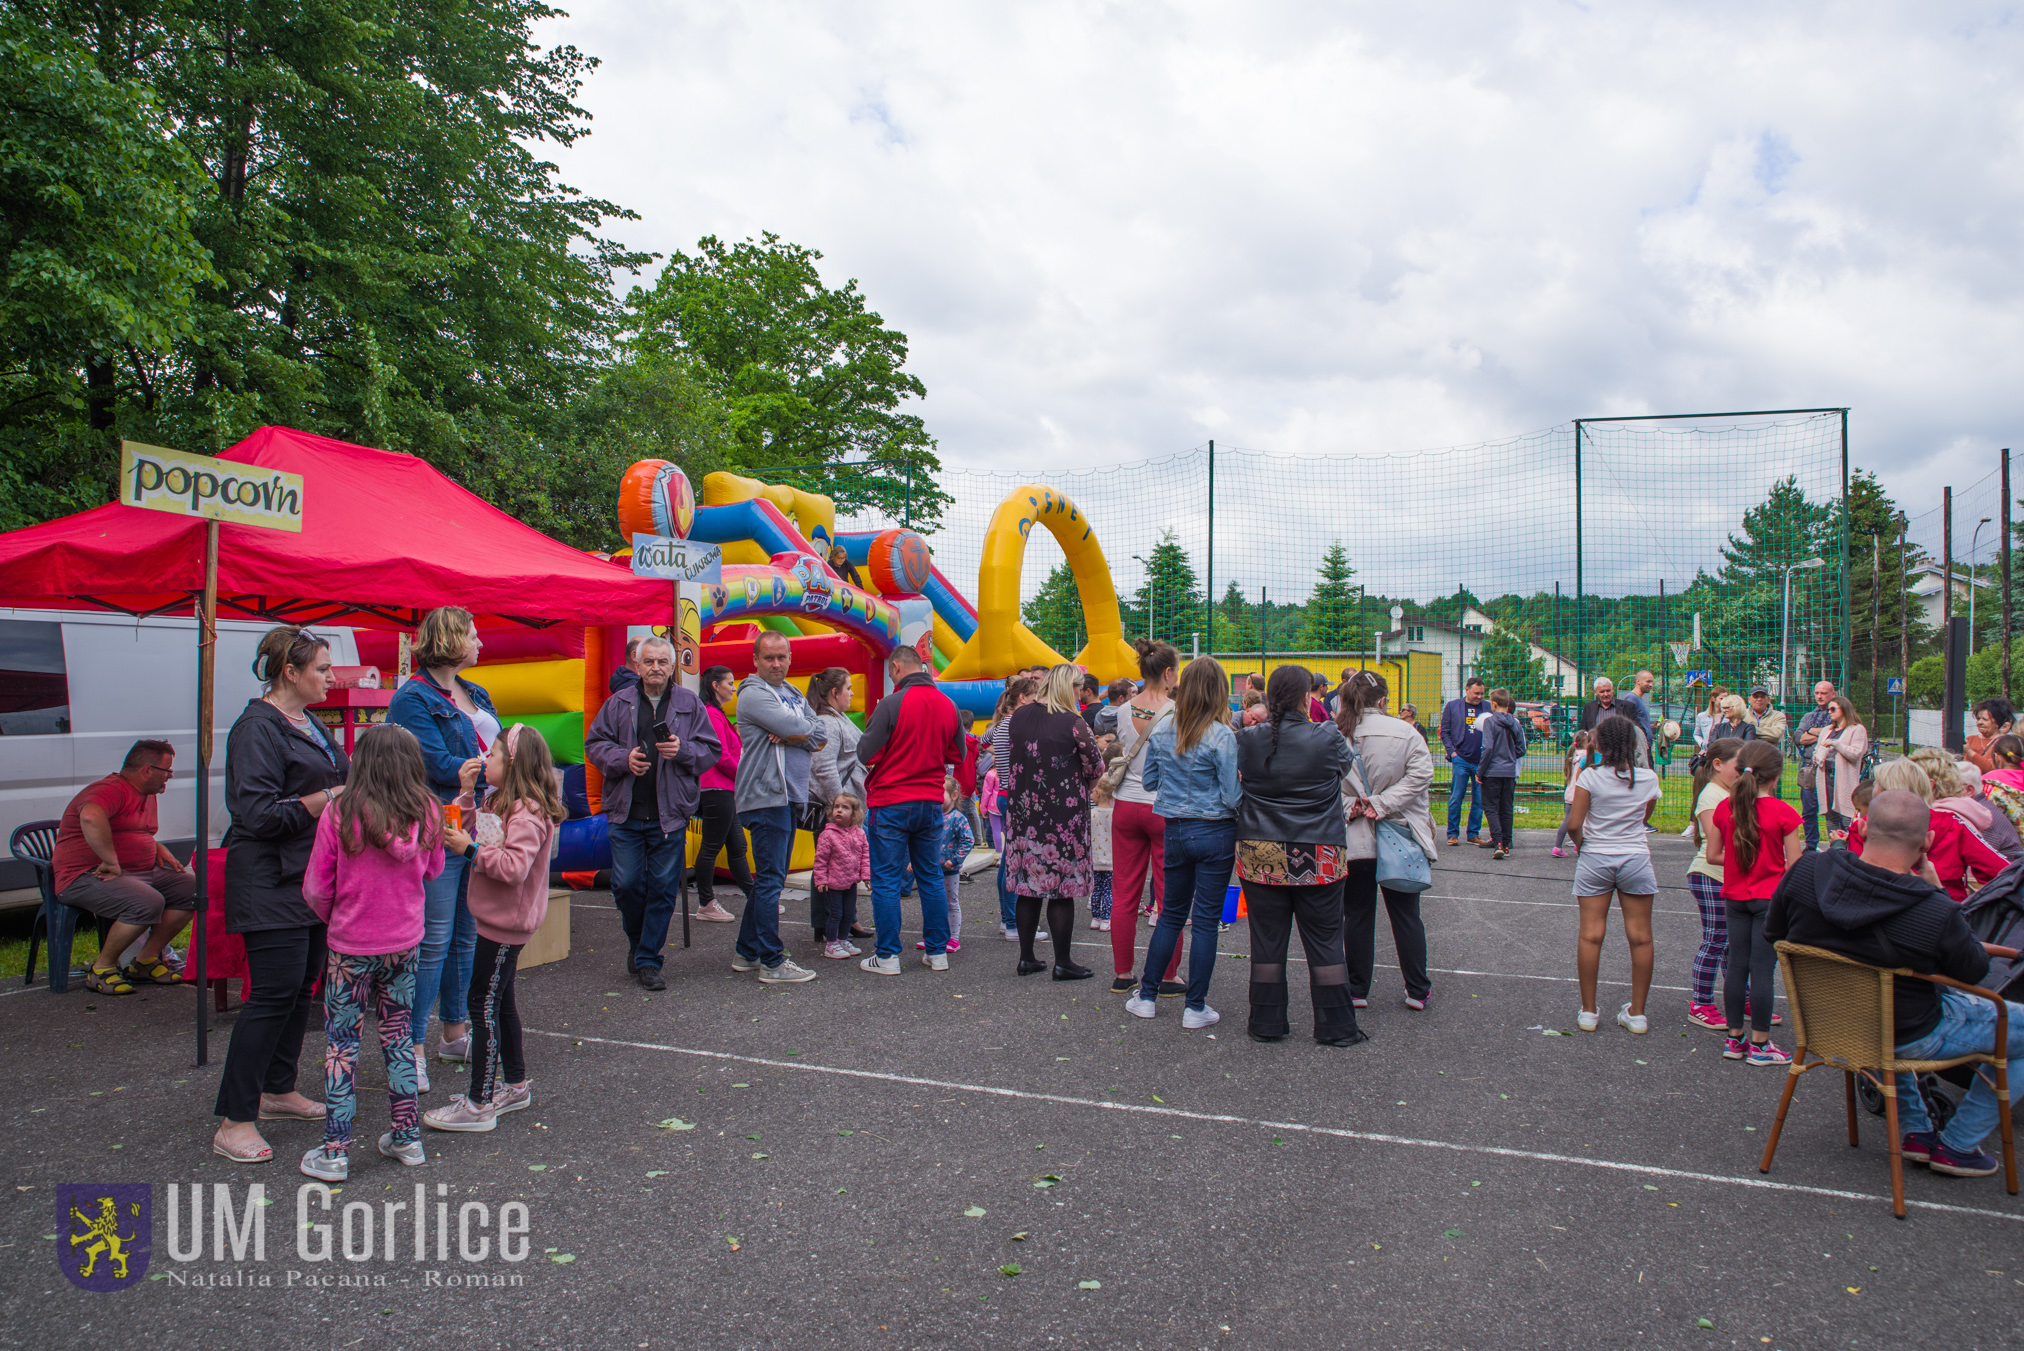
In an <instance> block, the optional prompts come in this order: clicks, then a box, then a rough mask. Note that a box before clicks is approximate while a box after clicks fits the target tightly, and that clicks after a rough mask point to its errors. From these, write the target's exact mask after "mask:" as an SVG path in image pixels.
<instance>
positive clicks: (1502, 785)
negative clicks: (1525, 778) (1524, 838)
mask: <svg viewBox="0 0 2024 1351" xmlns="http://www.w3.org/2000/svg"><path fill="white" fill-rule="evenodd" d="M1481 783H1482V785H1483V815H1484V816H1485V817H1486V818H1488V820H1487V822H1486V824H1488V825H1489V827H1490V840H1491V842H1492V843H1493V844H1497V845H1500V846H1502V847H1503V848H1505V849H1509V848H1510V847H1511V816H1512V812H1513V810H1514V808H1515V806H1516V804H1517V800H1518V780H1516V779H1483V780H1481Z"/></svg>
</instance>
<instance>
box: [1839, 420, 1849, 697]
mask: <svg viewBox="0 0 2024 1351" xmlns="http://www.w3.org/2000/svg"><path fill="white" fill-rule="evenodd" d="M1848 542H1849V526H1848V410H1847V409H1846V408H1844V409H1842V410H1841V554H1840V563H1841V680H1840V682H1839V684H1840V687H1841V688H1842V689H1847V688H1848V682H1849V672H1848V640H1849V623H1848V607H1849V595H1848V589H1849V583H1848Z"/></svg>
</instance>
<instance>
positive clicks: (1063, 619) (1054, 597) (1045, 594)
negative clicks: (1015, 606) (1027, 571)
mask: <svg viewBox="0 0 2024 1351" xmlns="http://www.w3.org/2000/svg"><path fill="white" fill-rule="evenodd" d="M1019 617H1020V618H1021V619H1023V620H1025V621H1026V627H1027V628H1029V629H1032V630H1033V632H1034V634H1035V635H1036V636H1038V637H1039V639H1040V641H1041V642H1043V643H1046V644H1047V645H1048V646H1049V647H1051V648H1053V649H1054V650H1055V651H1056V652H1059V653H1061V655H1063V656H1064V657H1073V656H1074V655H1075V654H1076V653H1077V652H1079V651H1081V650H1082V645H1083V644H1084V643H1085V642H1087V641H1088V640H1089V622H1088V620H1087V619H1085V618H1084V617H1083V613H1082V594H1081V593H1080V592H1079V591H1077V590H1076V586H1075V574H1074V573H1073V572H1071V571H1069V568H1068V561H1067V560H1066V559H1063V560H1062V561H1061V562H1059V563H1056V564H1055V565H1054V570H1053V571H1052V572H1050V573H1048V574H1047V580H1046V581H1044V582H1042V583H1041V584H1040V590H1038V591H1036V592H1035V593H1034V594H1033V599H1032V600H1029V601H1027V602H1026V603H1025V604H1024V605H1022V606H1021V607H1020V608H1019Z"/></svg>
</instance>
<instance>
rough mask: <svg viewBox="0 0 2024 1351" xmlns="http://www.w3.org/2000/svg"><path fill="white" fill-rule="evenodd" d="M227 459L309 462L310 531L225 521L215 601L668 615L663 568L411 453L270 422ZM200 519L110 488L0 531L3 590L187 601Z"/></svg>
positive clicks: (243, 606) (400, 613)
mask: <svg viewBox="0 0 2024 1351" xmlns="http://www.w3.org/2000/svg"><path fill="white" fill-rule="evenodd" d="M219 458H220V459H226V460H235V461H238V462H241V463H245V464H257V465H260V466H263V467H265V468H270V469H279V470H282V471H284V472H287V473H291V474H300V475H302V477H303V480H304V483H303V489H304V491H303V511H302V532H301V533H300V534H294V533H291V532H288V531H281V530H259V529H246V528H233V527H228V528H226V529H223V530H221V531H220V532H219V539H218V612H219V614H220V615H223V616H225V617H227V618H233V617H237V618H247V619H271V620H274V621H275V622H276V623H291V624H350V625H358V626H362V627H370V628H389V627H406V626H410V625H412V624H414V623H416V622H417V621H418V620H419V619H420V617H421V616H422V615H423V614H424V613H426V612H427V611H429V610H432V609H434V608H436V607H437V606H439V605H461V606H463V607H464V608H465V609H467V610H469V611H471V612H472V613H473V614H476V615H482V616H485V617H487V618H488V619H491V620H497V621H505V622H509V623H519V624H529V625H537V626H538V625H543V624H557V623H567V624H643V623H650V622H651V623H667V622H669V617H670V594H671V593H670V591H669V587H668V584H667V583H666V582H657V581H653V580H651V579H647V578H635V577H634V576H633V575H632V573H631V572H630V571H628V570H626V569H625V568H623V567H620V566H616V565H614V564H611V563H607V562H604V561H603V560H601V559H597V558H593V557H591V556H590V555H589V554H585V553H582V552H579V551H578V550H576V549H572V548H570V547H569V546H568V545H566V544H563V543H561V542H560V541H558V540H553V539H550V538H549V537H548V536H546V535H544V534H542V533H541V532H540V531H538V530H535V529H533V528H531V527H529V526H525V525H522V524H521V523H520V522H519V521H516V520H514V519H513V518H512V517H511V516H508V515H507V514H506V513H505V512H503V511H501V510H499V509H498V508H497V507H495V506H493V505H491V504H490V503H488V502H486V501H484V500H483V499H481V498H479V497H477V496H476V495H475V494H473V493H470V492H468V491H466V490H465V489H463V488H460V487H458V486H457V485H456V484H455V483H452V482H451V481H450V480H449V479H448V478H446V477H444V476H443V474H442V473H441V472H440V471H438V470H437V469H435V468H434V467H433V466H431V465H429V464H427V463H426V462H424V461H422V460H418V459H416V458H415V457H413V456H412V455H397V454H394V453H392V452H389V451H384V450H372V449H370V448H368V447H366V446H356V445H353V444H351V443H350V442H348V441H334V440H331V439H330V438H329V437H325V436H311V435H309V434H308V433H306V432H298V431H291V430H290V429H288V428H286V427H262V428H261V429H260V430H259V431H256V432H254V433H253V434H252V435H251V436H249V437H247V438H246V439H245V440H244V441H241V442H240V443H239V444H238V445H236V446H234V447H232V448H231V449H230V450H228V451H226V452H225V453H224V454H223V455H222V456H220V457H219ZM205 526H206V523H205V522H204V521H202V520H198V519H196V518H195V517H189V516H173V515H169V514H168V513H166V512H159V511H144V510H142V509H141V508H139V507H130V506H123V505H121V504H119V503H117V502H115V503H109V504H107V505H105V506H102V507H96V508H94V509H92V510H91V511H82V512H79V513H77V514H76V515H75V516H65V517H62V518H60V519H58V520H54V521H49V522H46V523H45V524H42V525H36V526H30V527H28V528H27V529H25V530H15V531H10V532H8V533H6V534H0V606H24V607H29V608H34V607H37V606H48V605H50V604H51V603H52V602H53V601H58V600H61V601H67V602H72V603H79V604H84V605H90V606H95V607H100V608H104V609H110V610H121V611H124V612H126V613H129V614H143V615H148V614H188V613H189V612H190V605H191V598H192V597H193V596H194V595H196V594H197V593H198V592H200V591H202V590H203V587H204V535H205Z"/></svg>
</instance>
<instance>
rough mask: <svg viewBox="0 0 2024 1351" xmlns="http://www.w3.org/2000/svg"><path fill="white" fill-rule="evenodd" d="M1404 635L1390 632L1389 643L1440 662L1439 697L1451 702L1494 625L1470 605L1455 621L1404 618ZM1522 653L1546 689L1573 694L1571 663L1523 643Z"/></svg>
mask: <svg viewBox="0 0 2024 1351" xmlns="http://www.w3.org/2000/svg"><path fill="white" fill-rule="evenodd" d="M1401 623H1402V625H1403V628H1404V632H1403V633H1401V632H1400V631H1398V630H1396V629H1395V630H1393V632H1392V634H1391V637H1390V639H1389V640H1388V646H1389V643H1398V644H1401V645H1402V646H1404V647H1405V648H1408V649H1410V650H1412V651H1414V652H1432V653H1438V654H1440V658H1441V697H1442V698H1444V699H1452V698H1454V697H1455V696H1456V695H1458V694H1460V693H1461V692H1462V682H1463V680H1465V679H1467V677H1468V675H1469V673H1470V672H1471V671H1473V670H1475V668H1476V654H1477V653H1479V652H1480V651H1482V646H1483V639H1484V638H1485V637H1487V636H1488V635H1490V634H1492V633H1495V632H1496V631H1497V621H1496V620H1494V619H1492V618H1490V616H1489V615H1487V614H1485V613H1484V612H1483V611H1481V610H1479V609H1477V608H1476V607H1475V606H1473V605H1466V606H1464V607H1463V608H1462V617H1461V618H1460V619H1459V620H1452V619H1435V618H1433V617H1431V616H1428V615H1407V616H1406V617H1405V618H1404V620H1402V621H1401ZM1525 646H1526V653H1527V655H1528V656H1530V657H1531V658H1532V660H1534V661H1537V662H1539V663H1540V673H1541V675H1542V676H1543V677H1544V678H1545V681H1546V688H1547V689H1549V690H1552V691H1554V692H1555V693H1556V694H1559V695H1561V696H1563V697H1571V696H1573V695H1574V694H1575V693H1576V689H1575V687H1576V685H1577V684H1578V683H1579V681H1578V679H1577V676H1576V671H1575V667H1574V662H1573V661H1572V660H1571V659H1569V658H1567V657H1563V656H1561V655H1560V654H1559V653H1557V652H1555V651H1553V650H1552V649H1551V648H1546V647H1541V646H1540V645H1539V644H1538V643H1535V642H1529V641H1528V642H1527V643H1526V645H1525Z"/></svg>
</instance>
